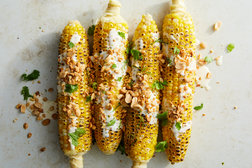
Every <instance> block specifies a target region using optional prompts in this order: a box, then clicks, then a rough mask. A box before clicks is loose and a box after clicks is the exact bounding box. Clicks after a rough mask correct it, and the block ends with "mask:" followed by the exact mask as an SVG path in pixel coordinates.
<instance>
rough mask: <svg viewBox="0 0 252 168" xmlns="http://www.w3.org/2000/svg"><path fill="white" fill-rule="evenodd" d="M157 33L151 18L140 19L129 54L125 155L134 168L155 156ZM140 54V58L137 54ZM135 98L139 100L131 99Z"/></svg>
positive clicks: (143, 164) (143, 165) (157, 103)
mask: <svg viewBox="0 0 252 168" xmlns="http://www.w3.org/2000/svg"><path fill="white" fill-rule="evenodd" d="M159 41H160V40H159V32H158V28H157V25H156V23H155V21H154V20H153V19H152V16H151V15H149V14H147V15H143V16H142V20H141V22H140V23H139V25H138V27H137V29H136V31H135V34H134V37H133V46H134V47H133V48H132V50H131V65H132V67H131V69H132V79H133V81H134V85H133V88H132V90H133V92H134V93H133V94H132V96H133V100H134V99H135V98H137V101H136V102H135V101H133V100H132V102H131V109H130V110H129V111H128V113H127V115H126V120H125V122H126V129H125V133H124V143H125V151H126V153H127V154H128V156H129V157H130V158H131V159H132V161H133V168H137V167H142V168H143V167H147V163H148V161H149V160H150V159H151V158H152V156H153V154H154V152H155V146H156V144H157V136H158V120H157V118H156V116H157V114H158V112H159V104H160V100H159V96H160V94H159V90H157V89H156V88H153V84H154V83H155V82H156V81H159V80H160V69H159V58H160V43H159ZM136 53H138V54H136ZM139 53H140V54H139ZM134 95H138V96H134Z"/></svg>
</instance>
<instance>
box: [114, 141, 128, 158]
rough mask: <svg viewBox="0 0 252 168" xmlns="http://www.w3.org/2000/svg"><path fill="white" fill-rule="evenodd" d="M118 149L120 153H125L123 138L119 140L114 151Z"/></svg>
mask: <svg viewBox="0 0 252 168" xmlns="http://www.w3.org/2000/svg"><path fill="white" fill-rule="evenodd" d="M118 150H119V151H120V152H121V154H122V155H123V154H126V152H125V146H124V142H123V140H121V142H120V144H119V146H118V148H117V150H116V151H118Z"/></svg>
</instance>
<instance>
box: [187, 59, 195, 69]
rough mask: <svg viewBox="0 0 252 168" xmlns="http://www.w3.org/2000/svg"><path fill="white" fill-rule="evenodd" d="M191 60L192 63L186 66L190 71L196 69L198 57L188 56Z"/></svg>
mask: <svg viewBox="0 0 252 168" xmlns="http://www.w3.org/2000/svg"><path fill="white" fill-rule="evenodd" d="M188 59H189V60H190V64H189V65H188V66H187V67H186V69H187V70H188V71H195V70H196V59H195V58H193V57H189V58H188Z"/></svg>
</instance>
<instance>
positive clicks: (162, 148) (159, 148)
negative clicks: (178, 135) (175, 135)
mask: <svg viewBox="0 0 252 168" xmlns="http://www.w3.org/2000/svg"><path fill="white" fill-rule="evenodd" d="M167 147H168V144H167V141H161V142H158V143H157V145H156V146H155V149H156V152H164V151H165V149H166V148H167Z"/></svg>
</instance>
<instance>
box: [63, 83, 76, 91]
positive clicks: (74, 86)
mask: <svg viewBox="0 0 252 168" xmlns="http://www.w3.org/2000/svg"><path fill="white" fill-rule="evenodd" d="M77 90H78V85H77V84H76V85H71V84H66V89H65V92H68V93H73V92H75V91H77Z"/></svg>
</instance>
